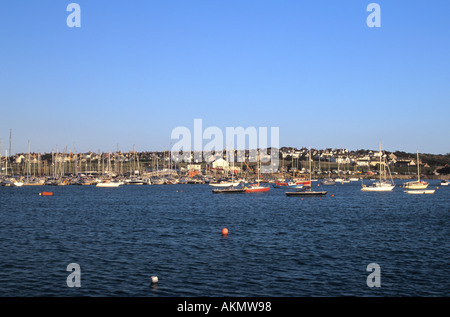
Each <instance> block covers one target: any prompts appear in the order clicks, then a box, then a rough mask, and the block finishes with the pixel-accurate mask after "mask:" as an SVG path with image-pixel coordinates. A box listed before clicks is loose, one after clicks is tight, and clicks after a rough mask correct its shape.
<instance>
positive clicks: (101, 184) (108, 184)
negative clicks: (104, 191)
mask: <svg viewBox="0 0 450 317" xmlns="http://www.w3.org/2000/svg"><path fill="white" fill-rule="evenodd" d="M119 186H120V183H98V184H97V185H95V187H119Z"/></svg>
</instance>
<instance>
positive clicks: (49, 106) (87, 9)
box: [0, 0, 450, 155]
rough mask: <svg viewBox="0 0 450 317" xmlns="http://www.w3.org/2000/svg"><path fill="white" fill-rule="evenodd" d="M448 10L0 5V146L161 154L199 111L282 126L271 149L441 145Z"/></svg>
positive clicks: (140, 1)
mask: <svg viewBox="0 0 450 317" xmlns="http://www.w3.org/2000/svg"><path fill="white" fill-rule="evenodd" d="M71 2H76V3H78V4H79V5H80V7H81V27H80V28H69V27H68V26H67V24H66V18H67V16H68V15H69V14H70V12H66V7H67V5H68V4H69V3H71ZM371 2H376V3H378V4H379V5H380V7H381V27H379V28H369V27H368V26H367V24H366V19H367V16H368V15H369V14H370V12H367V11H366V7H367V5H368V4H369V3H371ZM449 14H450V1H448V0H434V1H424V0H422V1H414V0H410V1H406V0H395V1H393V0H389V1H381V0H380V1H365V0H340V1H336V0H318V1H300V0H158V1H153V0H133V1H113V0H111V1H106V0H78V1H64V0H58V1H55V0H28V1H24V0H14V1H13V0H8V1H3V2H2V5H1V8H0V139H1V141H2V150H1V151H2V154H3V155H4V154H5V149H7V148H8V142H9V131H10V129H12V134H13V140H12V149H13V153H17V152H26V151H27V149H28V141H30V144H31V150H32V151H41V152H50V151H52V150H55V149H56V147H58V149H59V150H62V149H65V148H66V147H67V148H68V149H70V150H71V151H72V152H74V151H78V152H85V151H89V150H92V151H98V150H101V151H105V152H107V151H114V150H116V148H117V146H118V147H119V149H120V150H122V151H129V150H132V149H133V144H135V146H136V150H138V151H146V150H149V151H153V150H164V149H169V147H170V142H171V141H172V140H171V131H172V129H174V128H175V127H177V126H186V127H188V128H191V129H192V130H193V123H194V119H196V118H199V119H202V120H203V126H204V128H206V127H208V126H217V127H220V128H223V129H224V131H225V127H237V126H242V127H244V128H245V127H250V126H253V127H279V129H280V146H294V147H302V146H306V147H309V146H311V147H313V148H327V147H332V148H341V147H343V148H348V149H349V150H356V149H377V148H378V142H379V140H381V141H382V142H383V147H384V148H385V149H387V150H392V151H393V150H402V151H407V152H415V151H416V150H417V149H418V150H419V151H420V152H423V153H442V154H444V153H448V152H450V141H449V140H450V122H449V118H450V110H449V108H450V19H449ZM205 143H206V141H205Z"/></svg>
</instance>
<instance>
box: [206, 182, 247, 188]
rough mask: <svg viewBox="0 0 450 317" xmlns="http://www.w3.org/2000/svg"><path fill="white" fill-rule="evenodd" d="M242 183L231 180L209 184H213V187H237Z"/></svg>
mask: <svg viewBox="0 0 450 317" xmlns="http://www.w3.org/2000/svg"><path fill="white" fill-rule="evenodd" d="M239 184H240V183H239V182H234V183H232V182H229V183H209V186H213V187H230V186H233V187H236V186H238V185H239Z"/></svg>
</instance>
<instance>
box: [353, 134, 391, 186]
mask: <svg viewBox="0 0 450 317" xmlns="http://www.w3.org/2000/svg"><path fill="white" fill-rule="evenodd" d="M382 154H383V153H382V151H381V141H380V179H379V181H376V182H374V183H373V184H372V185H371V186H366V185H362V188H361V191H363V192H388V191H391V190H393V189H394V187H395V185H394V181H393V180H392V175H391V171H390V170H389V166H388V165H387V163H386V160H384V161H383V162H382V161H381V157H382V156H383V155H382ZM386 168H387V169H388V170H389V176H390V179H391V180H390V181H388V180H387V179H386Z"/></svg>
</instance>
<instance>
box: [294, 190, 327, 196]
mask: <svg viewBox="0 0 450 317" xmlns="http://www.w3.org/2000/svg"><path fill="white" fill-rule="evenodd" d="M327 193H328V192H327V191H317V192H316V191H298V192H286V196H325V195H326V194H327Z"/></svg>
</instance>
